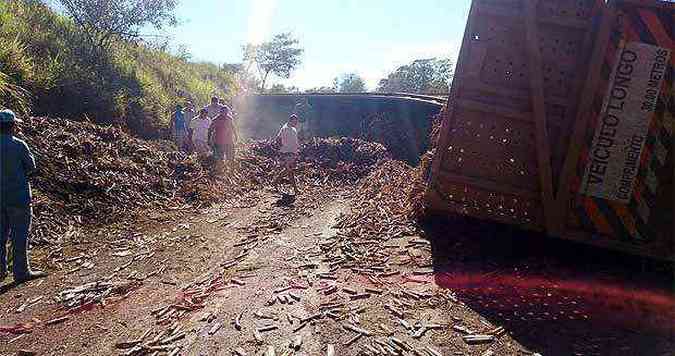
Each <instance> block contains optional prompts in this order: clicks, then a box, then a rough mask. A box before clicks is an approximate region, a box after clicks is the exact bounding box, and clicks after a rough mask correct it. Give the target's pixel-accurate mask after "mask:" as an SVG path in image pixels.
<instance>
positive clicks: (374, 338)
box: [0, 189, 675, 356]
mask: <svg viewBox="0 0 675 356" xmlns="http://www.w3.org/2000/svg"><path fill="white" fill-rule="evenodd" d="M349 201H350V195H349V194H348V193H347V190H344V189H343V190H334V189H314V190H312V191H311V192H310V193H309V194H305V195H303V196H301V197H300V198H299V199H298V200H297V201H296V202H294V203H293V204H290V205H284V204H279V201H278V196H276V195H273V194H272V193H271V192H261V193H260V194H259V195H257V196H254V197H253V198H252V199H249V200H248V201H247V202H245V203H242V202H236V203H235V202H231V203H227V204H223V205H221V206H217V207H214V208H209V209H205V210H202V211H195V208H193V207H186V208H185V209H182V210H180V209H179V210H176V211H171V212H166V213H163V214H162V215H159V216H147V218H146V219H145V220H144V221H142V222H141V223H139V224H137V225H135V226H127V225H124V224H120V225H119V226H115V227H113V228H110V229H106V230H103V231H100V232H99V234H98V235H93V236H89V237H83V238H82V241H81V243H80V244H78V245H77V246H75V248H73V249H72V250H69V251H63V255H62V256H60V257H59V258H57V259H56V260H57V261H59V262H58V263H56V264H55V265H54V266H53V268H52V270H53V272H52V274H51V275H50V277H49V278H47V279H45V280H42V281H34V282H31V283H28V284H26V285H23V286H19V287H12V286H5V287H3V292H2V294H1V295H0V318H1V319H0V327H6V326H14V325H22V324H23V326H26V327H32V329H31V331H32V332H30V333H28V334H9V333H4V334H2V333H0V344H3V347H2V348H0V355H13V354H16V353H17V352H18V351H19V350H28V351H32V352H35V353H36V354H39V355H99V354H101V355H109V354H123V353H125V352H126V351H128V350H129V349H128V348H126V349H125V348H123V347H122V346H125V347H129V346H132V345H135V344H132V345H120V343H122V342H129V341H133V340H135V339H138V338H140V337H141V336H143V335H144V334H146V332H148V331H149V332H148V333H147V334H146V335H144V336H145V337H144V338H143V343H146V344H147V343H149V342H150V341H151V340H152V339H154V338H156V337H157V335H158V334H160V333H162V334H163V335H161V336H160V337H158V339H163V340H165V341H166V342H165V343H163V344H162V343H159V345H160V346H161V345H163V346H165V347H164V349H163V350H162V351H161V353H160V354H165V353H169V352H172V351H175V352H177V353H179V354H181V355H231V354H233V353H234V352H235V351H239V352H244V353H245V354H247V355H261V354H263V353H265V352H266V351H267V350H268V348H269V347H273V348H274V349H275V352H276V354H277V355H284V354H286V355H290V354H294V355H324V354H326V351H327V347H328V345H333V346H334V347H335V350H336V353H335V354H336V355H357V354H359V353H362V352H366V353H367V352H370V353H371V354H375V352H374V351H372V350H378V352H383V351H384V350H385V348H391V350H395V349H396V348H397V346H394V345H395V343H394V344H392V341H391V337H393V338H395V339H396V340H400V341H403V342H404V343H405V344H406V345H404V346H402V348H407V347H408V345H409V346H410V350H409V351H406V353H405V354H415V353H414V352H419V354H420V355H434V354H433V353H432V351H429V349H427V348H430V349H431V350H434V351H435V352H438V354H442V355H486V356H487V355H528V354H533V353H535V352H541V353H542V354H544V355H570V354H574V355H615V354H622V355H671V354H672V350H673V349H674V340H673V333H672V332H673V331H672V330H673V329H672V320H673V315H672V312H673V309H672V307H673V306H674V305H675V304H673V296H672V293H670V291H668V289H667V287H666V288H665V289H664V287H663V283H661V282H655V283H654V284H649V283H643V282H644V281H642V280H640V278H639V277H637V276H636V277H635V278H634V279H635V280H640V281H639V282H636V281H635V280H633V279H630V278H629V279H628V280H626V276H627V274H622V273H619V274H618V275H620V276H621V278H623V279H621V278H619V279H618V281H617V280H615V279H616V278H615V277H616V275H617V274H616V273H614V272H616V271H615V270H616V268H615V267H616V265H615V264H612V263H611V262H608V261H598V263H601V262H604V263H605V264H604V265H605V266H606V265H609V266H610V267H608V269H610V270H611V271H610V272H609V273H605V274H602V275H599V274H593V273H586V274H583V273H581V272H582V270H584V269H586V268H592V267H590V266H591V265H590V264H589V263H588V261H586V262H583V261H584V258H580V261H582V262H581V266H582V267H580V268H578V269H575V268H574V267H569V268H567V269H565V268H562V267H560V266H561V265H564V266H569V265H572V264H573V263H571V260H570V258H569V257H560V255H559V254H557V252H553V253H552V255H551V253H550V252H546V251H541V248H540V249H539V250H537V248H536V247H535V248H534V249H533V250H530V249H527V248H523V246H522V243H523V242H518V241H521V240H522V238H521V239H519V240H518V241H516V242H513V241H511V242H503V241H510V240H509V237H504V236H499V237H500V238H502V239H501V240H500V241H502V243H501V244H499V243H497V244H495V243H492V242H490V241H492V240H488V241H482V242H481V243H480V244H476V243H475V242H474V243H472V242H471V240H473V239H474V238H475V239H479V238H478V237H476V236H473V234H480V235H487V236H483V237H482V238H487V239H494V238H495V237H496V236H491V235H497V234H502V232H501V231H497V230H495V231H487V232H486V231H485V230H480V231H477V229H475V227H473V228H466V227H462V226H463V224H464V223H461V222H458V223H457V225H456V226H455V225H453V228H452V230H448V226H447V225H444V226H443V227H441V228H440V230H439V228H438V227H430V228H429V229H428V234H427V236H423V237H420V236H407V237H401V238H397V239H394V240H392V241H390V242H388V243H387V244H386V245H383V246H382V252H381V253H382V254H386V255H388V256H390V257H391V258H390V263H389V266H388V267H387V268H388V269H387V270H386V271H383V272H382V273H378V274H372V273H371V274H369V273H364V272H363V271H358V270H354V269H347V268H333V266H335V264H334V262H335V261H332V260H331V258H328V257H327V256H328V253H327V252H329V251H330V248H331V238H332V237H334V236H335V235H336V234H339V233H340V231H336V230H334V229H333V228H332V225H333V223H334V222H335V219H336V217H337V216H339V214H340V213H341V212H343V211H345V209H349ZM464 225H466V224H464ZM422 238H428V239H429V240H424V241H430V243H428V242H422V241H421V240H423V239H422ZM497 240H499V239H497ZM505 244H506V245H505ZM519 244H520V245H519ZM476 246H489V247H487V248H481V247H476ZM514 250H517V251H519V252H517V253H516V252H514ZM41 253H42V254H47V253H48V251H42V252H41ZM528 253H534V254H540V255H542V254H543V256H544V258H539V259H537V260H536V261H537V262H536V263H533V262H532V261H531V256H528V255H527V254H528ZM547 254H549V255H547ZM495 255H504V256H505V257H503V259H501V260H500V259H497V260H496V261H495V260H494V259H493V258H491V257H489V256H495ZM563 255H564V254H563ZM467 256H471V257H467ZM404 258H414V259H416V260H417V261H422V263H421V264H422V265H425V262H424V261H428V263H426V264H427V265H428V266H429V267H428V268H419V267H418V266H419V265H420V264H419V263H418V264H417V266H416V267H410V265H404V264H402V263H399V262H400V261H402V260H403V259H404ZM587 259H588V258H587ZM590 259H591V260H596V258H594V257H590ZM49 260H54V259H53V258H51V259H47V258H46V257H44V258H41V259H40V261H49ZM488 261H490V262H488ZM524 261H528V263H524ZM42 263H45V262H42ZM59 263H60V266H59ZM551 265H555V266H554V268H553V269H556V270H558V271H565V273H564V274H563V275H560V274H559V275H557V276H555V278H554V277H553V276H551V275H547V274H545V273H542V271H548V270H551V269H552V267H551ZM56 267H60V269H58V270H57V269H55V268H56ZM596 267H597V266H596ZM116 269H119V270H118V271H117V272H116V273H115V270H116ZM389 270H391V271H392V273H389ZM393 273H396V274H393ZM579 275H583V276H584V280H583V281H582V280H581V279H580V278H577V277H578V276H579ZM369 277H371V278H369ZM563 277H564V278H563ZM106 278H107V280H109V281H112V282H115V283H128V284H127V285H125V288H122V290H121V291H117V293H115V294H114V295H111V296H109V297H108V298H106V299H104V302H105V303H104V305H101V304H96V305H95V306H93V307H91V308H88V309H86V310H77V311H75V312H71V313H66V311H65V310H64V308H63V306H62V304H61V303H59V302H57V301H56V300H55V299H54V297H55V296H56V295H58V293H59V292H61V291H63V290H66V289H69V288H72V287H76V286H80V285H83V284H85V283H89V282H94V281H99V280H102V279H106ZM612 281H613V283H612ZM634 282H635V283H634ZM207 286H211V288H207ZM289 287H290V289H287V288H289ZM332 287H334V288H332ZM652 287H653V288H652ZM367 288H368V289H371V291H370V292H367V291H366V289H367ZM351 290H353V291H355V292H356V293H358V294H359V295H357V297H356V298H355V297H353V296H352V294H351V293H352V291H351ZM366 292H367V293H369V294H368V295H360V294H363V293H366ZM199 294H201V296H199V298H195V299H190V298H192V297H193V296H194V295H199ZM40 296H42V297H43V298H42V299H40V300H39V301H36V300H37V298H39V297H40ZM296 298H297V299H296ZM298 299H299V300H298ZM186 300H188V301H186ZM270 300H274V303H273V304H272V303H271V302H270ZM31 301H36V302H35V303H34V304H31V303H30V302H31ZM189 301H196V305H192V304H190V302H189ZM27 302H28V304H30V305H28V306H26V307H25V308H24V310H22V311H21V312H17V309H18V308H20V307H21V306H22V305H23V304H25V303H27ZM626 303H628V304H630V306H629V307H626ZM172 305H173V306H180V308H184V307H186V306H190V308H188V309H191V310H183V309H180V310H177V309H176V308H174V307H172V308H170V309H166V310H165V308H166V307H169V306H172ZM174 309H176V311H175V312H173V313H174V314H173V315H169V316H168V317H167V311H168V310H174ZM181 310H183V311H181ZM181 313H183V314H182V316H180V317H179V316H178V314H181ZM397 313H402V314H400V315H396V314H397ZM169 314H171V313H170V312H169ZM63 315H66V316H67V318H68V319H67V320H64V321H62V322H59V323H55V324H51V325H45V323H44V322H45V321H49V320H52V319H54V318H58V317H61V316H63ZM618 315H621V316H622V317H617V316H618ZM312 316H314V318H312V319H311V320H306V319H307V318H310V317H312ZM636 319H640V320H636ZM235 320H237V321H238V323H237V322H235ZM31 322H32V324H31ZM25 323H29V324H25ZM266 326H273V327H276V328H275V329H273V330H270V331H262V330H261V331H258V332H256V331H255V330H256V329H257V328H265V327H266ZM423 326H428V327H430V328H431V329H429V330H427V331H426V332H421V331H422V329H423V328H420V327H423ZM354 327H356V328H359V329H362V330H364V331H365V332H367V334H368V335H363V336H361V337H360V338H358V339H356V340H353V339H354V337H355V336H357V335H359V334H358V333H357V332H355V331H353V329H354ZM406 327H409V328H410V330H407V329H406ZM499 327H504V331H501V330H502V329H500V328H499ZM349 328H352V330H349ZM416 332H417V334H418V335H414V334H415V333H416ZM467 334H474V335H475V334H479V335H480V334H485V335H493V336H494V337H495V339H494V340H493V341H489V342H486V343H484V344H482V343H481V344H477V345H470V344H467V342H465V340H464V339H463V337H464V336H465V335H467ZM413 335H414V336H415V337H413ZM417 336H419V337H417ZM172 337H175V340H171V338H172ZM298 337H300V338H301V339H298ZM294 341H295V342H297V343H299V342H301V345H297V348H296V349H293V348H292V347H291V345H292V343H293V342H294ZM387 345H391V346H387ZM399 348H401V347H399ZM367 350H370V351H367ZM391 352H393V353H392V354H396V352H394V351H391ZM150 353H151V352H149V353H148V354H150ZM381 354H385V353H381Z"/></svg>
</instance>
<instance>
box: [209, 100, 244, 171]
mask: <svg viewBox="0 0 675 356" xmlns="http://www.w3.org/2000/svg"><path fill="white" fill-rule="evenodd" d="M209 141H210V142H213V152H214V155H215V159H216V168H217V169H220V168H222V164H223V161H225V160H227V161H232V160H234V145H235V143H236V142H237V131H236V130H235V128H234V121H233V119H232V116H231V114H230V110H229V108H228V107H227V106H225V107H223V109H222V110H221V112H220V114H218V115H217V116H216V117H215V118H214V119H213V122H212V123H211V127H210V128H209Z"/></svg>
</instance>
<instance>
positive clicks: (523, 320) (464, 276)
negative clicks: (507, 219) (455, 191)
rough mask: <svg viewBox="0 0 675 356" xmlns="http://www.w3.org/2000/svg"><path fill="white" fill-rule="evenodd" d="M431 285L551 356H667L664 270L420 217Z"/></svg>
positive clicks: (668, 297)
mask: <svg viewBox="0 0 675 356" xmlns="http://www.w3.org/2000/svg"><path fill="white" fill-rule="evenodd" d="M424 230H425V233H426V235H427V237H428V238H429V239H430V240H431V243H432V252H433V263H434V271H435V280H436V283H437V284H438V285H440V286H441V287H444V288H449V289H452V290H453V291H455V292H456V293H457V295H458V296H459V297H460V299H461V300H462V301H463V302H465V303H466V304H467V305H469V307H471V308H472V309H474V310H475V311H477V312H478V313H480V314H481V315H482V316H483V317H485V318H487V319H488V320H489V321H491V322H492V323H494V324H496V325H501V326H504V327H505V328H506V329H507V330H508V331H509V332H510V333H511V334H512V335H513V336H514V338H515V339H516V340H518V342H520V343H521V344H522V345H524V346H525V347H527V348H528V349H530V350H532V351H535V352H539V353H541V354H543V355H546V356H551V355H565V356H568V355H618V354H622V355H671V352H672V350H674V349H675V333H674V329H675V326H674V324H673V320H675V293H673V270H672V264H668V263H664V262H658V261H653V260H648V259H644V258H639V257H634V256H629V255H625V254H622V253H617V252H614V251H607V250H603V249H599V248H595V247H591V246H586V245H581V244H578V243H573V242H569V241H563V240H558V239H552V238H547V237H545V236H542V235H538V234H534V233H529V232H523V231H520V230H517V229H515V228H513V227H510V226H504V225H497V224H489V223H484V222H480V221H475V220H472V219H464V218H457V219H454V220H450V221H448V220H447V219H430V221H428V222H426V224H425V229H424Z"/></svg>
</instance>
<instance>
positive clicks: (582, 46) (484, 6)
mask: <svg viewBox="0 0 675 356" xmlns="http://www.w3.org/2000/svg"><path fill="white" fill-rule="evenodd" d="M674 8H675V4H674V3H669V2H665V1H657V0H654V1H629V0H615V1H609V2H607V3H606V2H605V1H601V0H582V1H568V0H539V1H536V0H504V1H490V0H474V1H473V4H472V7H471V12H470V15H469V20H468V23H467V27H466V31H465V34H464V40H463V44H462V49H461V53H460V58H459V61H458V64H457V71H456V73H455V79H454V82H453V87H452V90H451V95H450V98H449V101H448V106H447V110H446V111H445V112H444V113H443V122H442V126H441V133H440V138H439V141H438V143H437V146H436V153H435V155H434V159H433V162H432V167H431V172H430V176H429V184H428V188H427V191H426V196H425V199H426V202H427V206H428V208H429V209H430V211H431V212H432V213H436V214H463V215H468V216H472V217H475V218H479V219H486V220H493V221H498V222H501V223H506V224H513V225H518V226H521V227H523V228H526V229H532V230H537V231H543V232H546V233H548V234H549V235H553V236H557V237H561V238H565V239H571V240H577V241H581V242H585V243H589V244H595V245H600V246H603V247H607V248H615V249H620V250H623V251H626V252H629V253H632V254H638V255H645V256H652V257H656V258H659V259H673V236H675V227H674V224H673V221H674V220H675V213H674V212H673V205H674V201H675V192H674V189H673V177H674V176H675V168H674V166H675V165H674V164H673V147H675V136H674V135H673V130H674V126H675V121H674V118H673V111H674V106H675V103H674V99H673V67H674V64H675V55H674V53H673V48H674V44H675V37H674V35H673V28H674V25H673V23H674V22H673V17H674V16H675V10H674Z"/></svg>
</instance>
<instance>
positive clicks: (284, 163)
mask: <svg viewBox="0 0 675 356" xmlns="http://www.w3.org/2000/svg"><path fill="white" fill-rule="evenodd" d="M298 122H299V120H298V116H297V115H295V114H292V115H291V116H290V117H289V118H288V122H287V123H286V124H284V126H282V127H281V129H280V130H279V133H278V134H277V137H276V141H277V144H278V145H279V146H280V148H279V153H280V155H281V159H280V161H281V162H280V163H281V169H280V170H279V172H278V173H277V175H276V177H275V179H274V188H275V189H276V190H277V191H279V182H281V180H282V179H283V177H284V176H287V177H288V178H289V179H290V181H291V185H292V186H293V193H294V194H295V195H297V194H298V184H297V182H296V179H295V164H296V161H297V160H298V152H299V151H300V142H299V140H298V129H297V127H298Z"/></svg>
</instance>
